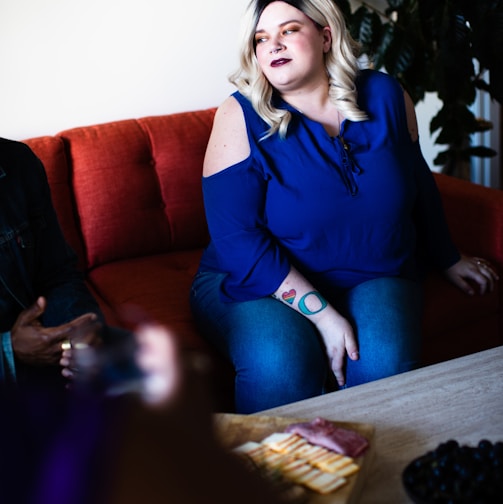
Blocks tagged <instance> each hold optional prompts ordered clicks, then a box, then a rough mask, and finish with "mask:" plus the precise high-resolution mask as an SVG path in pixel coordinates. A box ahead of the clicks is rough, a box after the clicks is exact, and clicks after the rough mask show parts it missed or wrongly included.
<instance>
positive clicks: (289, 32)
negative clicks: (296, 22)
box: [283, 27, 299, 35]
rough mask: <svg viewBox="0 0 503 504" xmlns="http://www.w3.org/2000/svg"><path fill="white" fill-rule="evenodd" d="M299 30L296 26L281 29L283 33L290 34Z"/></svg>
mask: <svg viewBox="0 0 503 504" xmlns="http://www.w3.org/2000/svg"><path fill="white" fill-rule="evenodd" d="M297 31H299V30H298V28H295V27H289V28H285V30H284V31H283V35H291V34H292V33H295V32H297Z"/></svg>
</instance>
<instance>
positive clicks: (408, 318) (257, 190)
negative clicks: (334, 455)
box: [191, 0, 496, 413]
mask: <svg viewBox="0 0 503 504" xmlns="http://www.w3.org/2000/svg"><path fill="white" fill-rule="evenodd" d="M247 20H248V21H247V24H246V26H245V28H244V33H243V44H242V48H241V68H240V69H239V70H238V72H236V74H235V75H234V76H233V77H232V81H233V82H234V83H235V85H236V86H237V88H238V91H237V92H236V93H234V94H233V95H232V96H231V97H229V98H228V99H227V100H226V101H225V102H224V103H223V104H222V105H221V106H220V107H219V109H218V111H217V114H216V116H215V122H214V126H213V131H212V134H211V137H210V141H209V144H208V148H207V152H206V157H205V162H204V170H203V190H204V198H205V206H206V213H207V219H208V225H209V230H210V235H211V243H210V245H209V247H208V248H207V250H206V251H205V253H204V256H203V258H202V261H201V265H200V269H199V272H198V274H197V276H196V278H195V280H194V284H193V289H192V294H191V303H192V308H193V312H194V315H195V317H196V319H197V321H198V322H199V324H200V325H201V328H203V330H204V334H206V335H207V338H208V339H209V340H210V341H211V342H212V343H213V344H214V345H215V346H216V347H217V348H218V349H219V350H220V351H221V352H222V353H223V354H224V355H226V356H227V357H228V358H229V359H230V360H231V361H232V363H233V365H234V368H235V370H236V409H237V411H238V412H242V413H248V412H253V411H258V410H261V409H266V408H270V407H274V406H277V405H279V404H284V403H288V402H292V401H296V400H301V399H305V398H307V397H311V396H315V395H319V394H321V393H323V392H324V391H326V390H327V389H328V387H329V382H330V380H328V378H330V370H331V371H332V372H333V375H334V376H335V379H336V381H337V386H338V387H339V388H340V387H346V386H353V385H357V384H360V383H364V382H367V381H370V380H375V379H379V378H383V377H385V376H389V375H392V374H395V373H399V372H402V371H407V370H410V369H412V368H413V367H415V366H417V365H418V361H419V354H420V340H421V334H420V326H421V324H420V321H421V314H422V309H421V284H420V280H421V275H422V273H423V270H424V267H426V266H427V265H428V266H432V267H435V268H437V269H440V270H443V271H444V272H445V273H446V275H447V277H448V278H449V279H450V280H451V281H452V282H453V283H455V284H456V285H457V286H458V287H460V288H461V289H463V290H465V291H466V292H468V293H471V292H472V287H470V285H469V282H475V283H476V284H478V285H479V287H480V291H481V292H485V291H486V290H488V289H492V287H493V283H494V280H495V278H496V273H495V272H494V270H493V269H492V267H491V266H490V265H489V264H488V263H487V262H485V261H480V260H477V259H475V258H468V257H464V256H461V255H460V253H459V252H458V251H457V250H456V248H455V246H454V245H453V243H452V242H451V240H450V237H449V232H448V229H447V225H446V223H445V220H444V216H443V213H442V208H441V202H440V198H439V194H438V191H437V189H436V186H435V183H434V180H433V177H432V175H431V172H430V170H429V169H428V167H427V165H426V163H425V161H424V159H423V157H422V155H421V152H420V147H419V142H418V138H417V136H418V135H417V127H416V119H415V114H414V107H413V104H412V102H411V100H410V98H409V97H408V96H407V94H406V93H404V92H403V90H402V89H401V88H400V86H399V85H398V83H397V82H396V81H395V80H393V79H392V78H390V77H389V76H387V75H385V74H382V73H379V72H376V71H372V70H364V71H359V69H358V64H357V56H358V54H357V46H356V44H355V42H354V41H353V40H352V39H351V38H350V36H349V34H348V32H347V31H346V28H345V25H344V19H343V16H342V14H341V12H340V11H339V9H338V8H337V7H336V6H335V3H334V2H333V1H331V0H298V1H297V0H296V1H267V0H265V1H261V0H253V1H252V4H251V5H250V7H249V10H248V18H247Z"/></svg>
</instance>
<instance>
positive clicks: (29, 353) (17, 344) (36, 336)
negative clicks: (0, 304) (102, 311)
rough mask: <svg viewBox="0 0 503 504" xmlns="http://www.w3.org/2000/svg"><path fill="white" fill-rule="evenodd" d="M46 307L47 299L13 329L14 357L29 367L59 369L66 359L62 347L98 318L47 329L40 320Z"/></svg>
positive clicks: (39, 301)
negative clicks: (54, 367)
mask: <svg viewBox="0 0 503 504" xmlns="http://www.w3.org/2000/svg"><path fill="white" fill-rule="evenodd" d="M46 303H47V301H46V299H45V298H43V297H39V298H38V299H37V300H36V301H35V303H33V305H31V306H30V307H29V308H27V309H26V310H23V311H22V312H21V313H20V314H19V316H18V318H17V320H16V322H15V324H14V326H13V327H12V329H11V340H12V349H13V351H14V355H15V356H16V358H17V359H18V360H19V361H21V362H24V363H26V364H30V365H36V366H46V365H57V364H58V362H59V360H60V359H61V357H62V348H61V345H62V343H63V342H64V341H69V340H71V339H72V338H74V337H75V335H76V334H78V333H79V332H80V331H82V330H84V329H87V328H89V327H90V326H92V325H94V324H95V323H96V318H97V317H96V315H95V314H94V313H87V314H85V315H82V316H80V317H78V318H76V319H74V320H72V321H70V322H68V323H66V324H62V325H60V326H56V327H43V326H42V324H41V322H40V316H41V315H42V314H43V313H44V311H45V308H46Z"/></svg>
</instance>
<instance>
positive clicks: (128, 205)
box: [26, 109, 503, 410]
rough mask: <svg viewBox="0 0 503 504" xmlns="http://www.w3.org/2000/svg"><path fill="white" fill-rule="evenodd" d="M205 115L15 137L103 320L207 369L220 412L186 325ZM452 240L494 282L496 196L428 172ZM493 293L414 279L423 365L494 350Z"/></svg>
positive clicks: (502, 222)
mask: <svg viewBox="0 0 503 504" xmlns="http://www.w3.org/2000/svg"><path fill="white" fill-rule="evenodd" d="M214 112H215V110H214V109H208V110H200V111H195V112H184V113H179V114H171V115H164V116H156V117H146V118H142V119H138V120H125V121H116V122H111V123H108V124H100V125H94V126H87V127H80V128H74V129H70V130H67V131H63V132H62V133H59V134H57V135H55V136H45V137H39V138H33V139H29V140H26V143H27V144H28V145H29V146H30V147H31V148H32V149H33V150H34V151H35V153H36V154H37V155H38V156H39V157H40V159H41V160H42V162H43V163H44V166H45V168H46V171H47V175H48V178H49V183H50V186H51V190H52V195H53V200H54V205H55V207H56V211H57V213H58V215H59V218H60V221H61V225H62V227H63V231H64V233H65V235H66V237H67V239H68V242H69V243H70V244H71V246H72V247H73V248H74V249H75V250H76V252H77V254H78V256H79V261H80V266H81V268H82V269H83V270H84V271H85V273H86V278H87V281H88V284H89V286H90V288H91V290H92V292H93V293H94V295H95V296H96V298H97V300H98V301H99V303H100V305H101V307H102V309H103V312H104V313H105V316H106V318H107V320H108V321H109V323H110V324H113V325H118V326H124V327H132V326H133V325H134V323H135V321H136V320H137V318H136V315H134V316H131V314H136V310H135V309H132V308H135V307H139V308H140V309H141V311H142V312H143V313H144V314H146V315H147V316H149V317H151V318H153V319H155V320H157V321H160V322H162V323H164V324H167V325H169V326H170V327H172V328H173V329H174V331H175V332H176V334H177V337H178V338H179V340H180V343H181V346H182V348H183V349H185V350H187V351H202V352H205V353H209V354H210V355H211V358H212V359H213V362H214V363H215V366H214V369H215V372H214V376H215V385H216V397H217V405H218V406H217V407H218V408H219V409H228V410H229V409H230V408H231V404H232V403H231V402H230V398H231V397H232V371H231V370H230V367H229V366H228V365H226V364H225V363H223V362H222V360H221V359H219V357H218V356H216V355H215V354H213V352H212V351H211V349H210V348H209V347H208V345H207V344H206V343H205V342H204V340H203V339H202V338H201V336H200V335H199V334H198V333H197V331H196V330H195V327H194V324H193V321H192V319H191V315H190V310H189V303H188V296H189V288H190V284H191V281H192V276H193V274H194V273H195V271H196V268H197V266H198V261H199V258H200V256H201V251H202V248H203V247H204V246H205V244H206V243H207V241H208V232H207V228H206V222H205V216H204V209H203V201H202V195H201V167H202V163H203V156H204V152H205V148H206V143H207V141H208V137H209V133H210V129H211V125H212V121H213V115H214ZM437 182H438V185H439V187H440V191H441V193H442V197H443V199H444V204H445V209H446V212H447V217H448V221H449V224H450V226H451V229H452V234H453V237H454V240H455V242H456V243H457V245H458V246H459V247H460V248H461V249H462V250H464V251H466V252H467V253H470V254H477V255H480V256H483V257H486V258H487V259H489V260H491V261H492V262H493V263H494V264H495V265H496V267H497V268H498V270H499V272H500V274H501V276H503V192H502V191H498V190H494V189H487V188H484V187H482V186H478V185H475V184H472V183H469V182H465V181H461V180H459V179H454V178H450V177H447V176H445V175H438V176H437ZM502 296H503V288H502V285H501V281H500V283H499V285H498V287H497V289H496V291H495V292H493V293H492V294H490V295H486V296H483V297H480V296H474V297H469V296H467V295H465V294H463V293H461V292H460V291H458V290H457V289H456V288H454V287H453V286H451V285H450V284H449V283H447V281H445V280H444V279H443V278H442V277H441V276H440V275H431V276H430V277H429V278H428V280H427V283H426V311H425V316H424V342H425V349H424V359H423V360H424V363H425V364H429V363H433V362H437V361H441V360H444V359H448V358H452V357H456V356H460V355H463V354H467V353H471V352H475V351H477V350H482V349H485V348H488V347H491V346H496V345H500V344H502V343H503V336H502V334H503V299H502Z"/></svg>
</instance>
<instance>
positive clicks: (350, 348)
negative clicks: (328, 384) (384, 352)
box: [316, 309, 360, 387]
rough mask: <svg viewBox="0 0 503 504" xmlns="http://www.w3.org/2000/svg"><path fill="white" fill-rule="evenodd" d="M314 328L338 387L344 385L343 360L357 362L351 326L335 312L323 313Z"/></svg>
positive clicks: (356, 346)
mask: <svg viewBox="0 0 503 504" xmlns="http://www.w3.org/2000/svg"><path fill="white" fill-rule="evenodd" d="M316 327H317V329H318V331H319V332H320V334H321V337H322V338H323V341H324V342H325V348H326V351H327V355H328V359H329V362H330V366H331V368H332V371H333V373H334V375H335V378H336V380H337V383H338V384H339V386H341V387H342V386H343V385H344V384H345V383H346V378H345V375H344V358H345V356H346V354H347V355H348V357H349V358H350V359H351V360H358V359H359V358H360V355H359V353H358V345H357V343H356V338H355V335H354V331H353V328H352V326H351V324H350V323H349V322H348V321H347V320H346V319H345V318H344V317H342V316H341V315H340V314H339V313H337V312H336V311H335V310H333V309H331V310H328V311H326V312H325V313H324V315H323V317H322V318H320V319H319V320H318V321H317V322H316Z"/></svg>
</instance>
